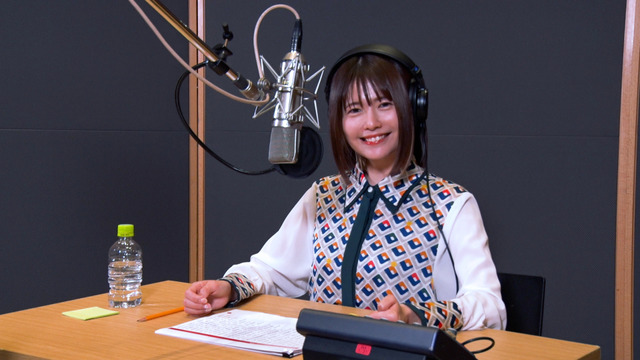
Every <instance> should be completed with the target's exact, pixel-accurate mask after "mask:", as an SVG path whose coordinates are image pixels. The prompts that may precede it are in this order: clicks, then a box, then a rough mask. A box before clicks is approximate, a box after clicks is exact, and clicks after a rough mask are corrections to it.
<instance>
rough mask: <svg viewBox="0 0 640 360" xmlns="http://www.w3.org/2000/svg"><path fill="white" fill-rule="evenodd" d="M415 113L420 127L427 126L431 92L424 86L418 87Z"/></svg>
mask: <svg viewBox="0 0 640 360" xmlns="http://www.w3.org/2000/svg"><path fill="white" fill-rule="evenodd" d="M413 109H414V110H413V113H414V114H413V115H414V119H415V121H416V122H418V123H420V125H419V126H420V127H423V126H426V122H427V116H428V110H429V93H428V91H427V89H425V88H424V87H417V89H416V91H415V98H414V99H413Z"/></svg>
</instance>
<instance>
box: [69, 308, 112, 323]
mask: <svg viewBox="0 0 640 360" xmlns="http://www.w3.org/2000/svg"><path fill="white" fill-rule="evenodd" d="M118 314H119V312H117V311H115V310H107V309H103V308H100V307H97V306H94V307H90V308H86V309H80V310H73V311H65V312H63V313H62V315H66V316H70V317H72V318H76V319H80V320H91V319H97V318H101V317H105V316H111V315H118Z"/></svg>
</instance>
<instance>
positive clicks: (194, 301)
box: [184, 280, 235, 315]
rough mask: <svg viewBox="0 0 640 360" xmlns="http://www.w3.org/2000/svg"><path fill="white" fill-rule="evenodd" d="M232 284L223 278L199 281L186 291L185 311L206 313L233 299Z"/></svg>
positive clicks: (194, 313)
mask: <svg viewBox="0 0 640 360" xmlns="http://www.w3.org/2000/svg"><path fill="white" fill-rule="evenodd" d="M234 296H235V294H234V293H233V290H232V289H231V284H229V283H228V282H226V281H221V280H206V281H197V282H195V283H193V284H191V286H190V287H189V289H187V291H186V292H185V293H184V311H185V312H186V313H187V314H191V315H204V314H208V313H210V312H211V311H213V310H217V309H220V308H222V307H224V306H225V305H227V304H228V303H229V302H230V301H233V299H232V297H234Z"/></svg>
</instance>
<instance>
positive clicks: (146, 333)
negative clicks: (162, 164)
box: [0, 281, 600, 360]
mask: <svg viewBox="0 0 640 360" xmlns="http://www.w3.org/2000/svg"><path fill="white" fill-rule="evenodd" d="M188 285H189V284H187V283H182V282H176V281H164V282H160V283H156V284H150V285H145V286H143V290H142V293H143V301H142V306H140V307H137V308H133V309H122V310H121V311H120V314H119V315H116V316H110V317H106V318H101V319H94V320H89V321H82V320H78V319H74V318H70V317H67V316H64V315H62V312H64V311H69V310H77V309H82V308H86V307H91V306H99V307H103V308H106V307H107V296H106V294H102V295H96V296H90V297H86V298H82V299H77V300H72V301H67V302H62V303H58V304H53V305H47V306H43V307H38V308H33V309H28V310H24V311H18V312H14V313H8V314H4V315H0V359H11V360H18V359H20V360H28V359H31V360H33V359H39V358H42V359H73V360H75V359H85V360H90V359H100V360H102V359H123V358H131V359H186V358H205V357H206V358H210V359H223V360H224V359H271V360H273V359H276V357H274V356H271V355H262V354H254V353H249V352H245V351H241V350H234V349H229V348H223V347H218V346H214V345H209V344H204V343H199V342H195V341H189V340H182V339H177V338H173V337H169V336H162V335H156V334H155V333H154V331H155V330H157V329H159V328H163V327H168V326H172V325H177V324H180V323H183V322H186V321H189V320H191V319H193V317H191V316H189V315H187V314H186V313H177V314H172V315H168V316H165V317H161V318H157V319H154V320H150V321H147V322H137V321H136V320H137V319H139V318H141V317H144V316H146V315H150V314H154V313H157V312H160V311H164V310H168V309H172V308H175V307H178V306H181V305H182V298H183V295H184V291H185V290H186V289H187V287H188ZM241 308H242V309H245V310H254V311H262V312H267V313H274V314H279V315H284V316H290V317H297V315H298V313H299V312H300V309H302V308H312V309H318V310H326V311H334V312H340V313H356V314H360V315H365V314H366V313H367V311H366V310H360V309H353V308H347V307H342V306H335V305H327V304H319V303H314V302H309V301H304V300H295V299H287V298H280V297H275V296H268V295H261V296H257V297H255V298H253V299H251V300H249V301H247V302H245V303H243V304H242V306H241ZM476 336H490V337H492V338H493V339H494V340H495V342H496V345H495V347H494V348H493V349H491V350H489V351H488V352H486V353H482V354H478V355H477V357H478V359H480V360H492V359H509V360H511V359H515V358H517V359H524V360H526V359H532V360H533V359H536V360H538V359H558V360H560V359H562V360H567V359H585V360H592V359H593V360H597V359H600V348H599V347H597V346H593V345H585V344H579V343H574V342H569V341H562V340H555V339H549V338H543V337H537V336H530V335H523V334H517V333H511V332H506V331H499V330H482V331H469V332H461V333H460V334H458V340H459V341H464V340H466V339H470V338H473V337H476ZM477 346H484V345H483V344H478V345H477ZM296 359H302V357H296Z"/></svg>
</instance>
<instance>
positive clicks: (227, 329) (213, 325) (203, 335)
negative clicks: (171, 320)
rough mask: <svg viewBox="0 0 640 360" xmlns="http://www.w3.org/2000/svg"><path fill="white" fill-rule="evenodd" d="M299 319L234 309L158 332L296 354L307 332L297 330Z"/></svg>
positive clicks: (232, 345) (260, 350) (288, 354)
mask: <svg viewBox="0 0 640 360" xmlns="http://www.w3.org/2000/svg"><path fill="white" fill-rule="evenodd" d="M296 321H297V319H296V318H289V317H284V316H278V315H272V314H265V313H261V312H255V311H246V310H238V309H234V310H230V311H225V312H221V313H218V314H214V315H211V316H206V317H202V318H199V319H196V320H192V321H189V322H186V323H183V324H180V325H176V326H172V327H169V328H163V329H159V330H156V334H161V335H169V336H175V337H179V338H183V339H190V340H196V341H201V342H206V343H209V344H214V345H221V346H227V347H232V348H236V349H243V350H249V351H255V352H260V353H264V354H271V355H278V356H286V357H292V356H296V355H299V354H301V353H302V345H303V343H304V336H302V335H300V334H299V333H298V332H297V331H296Z"/></svg>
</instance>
